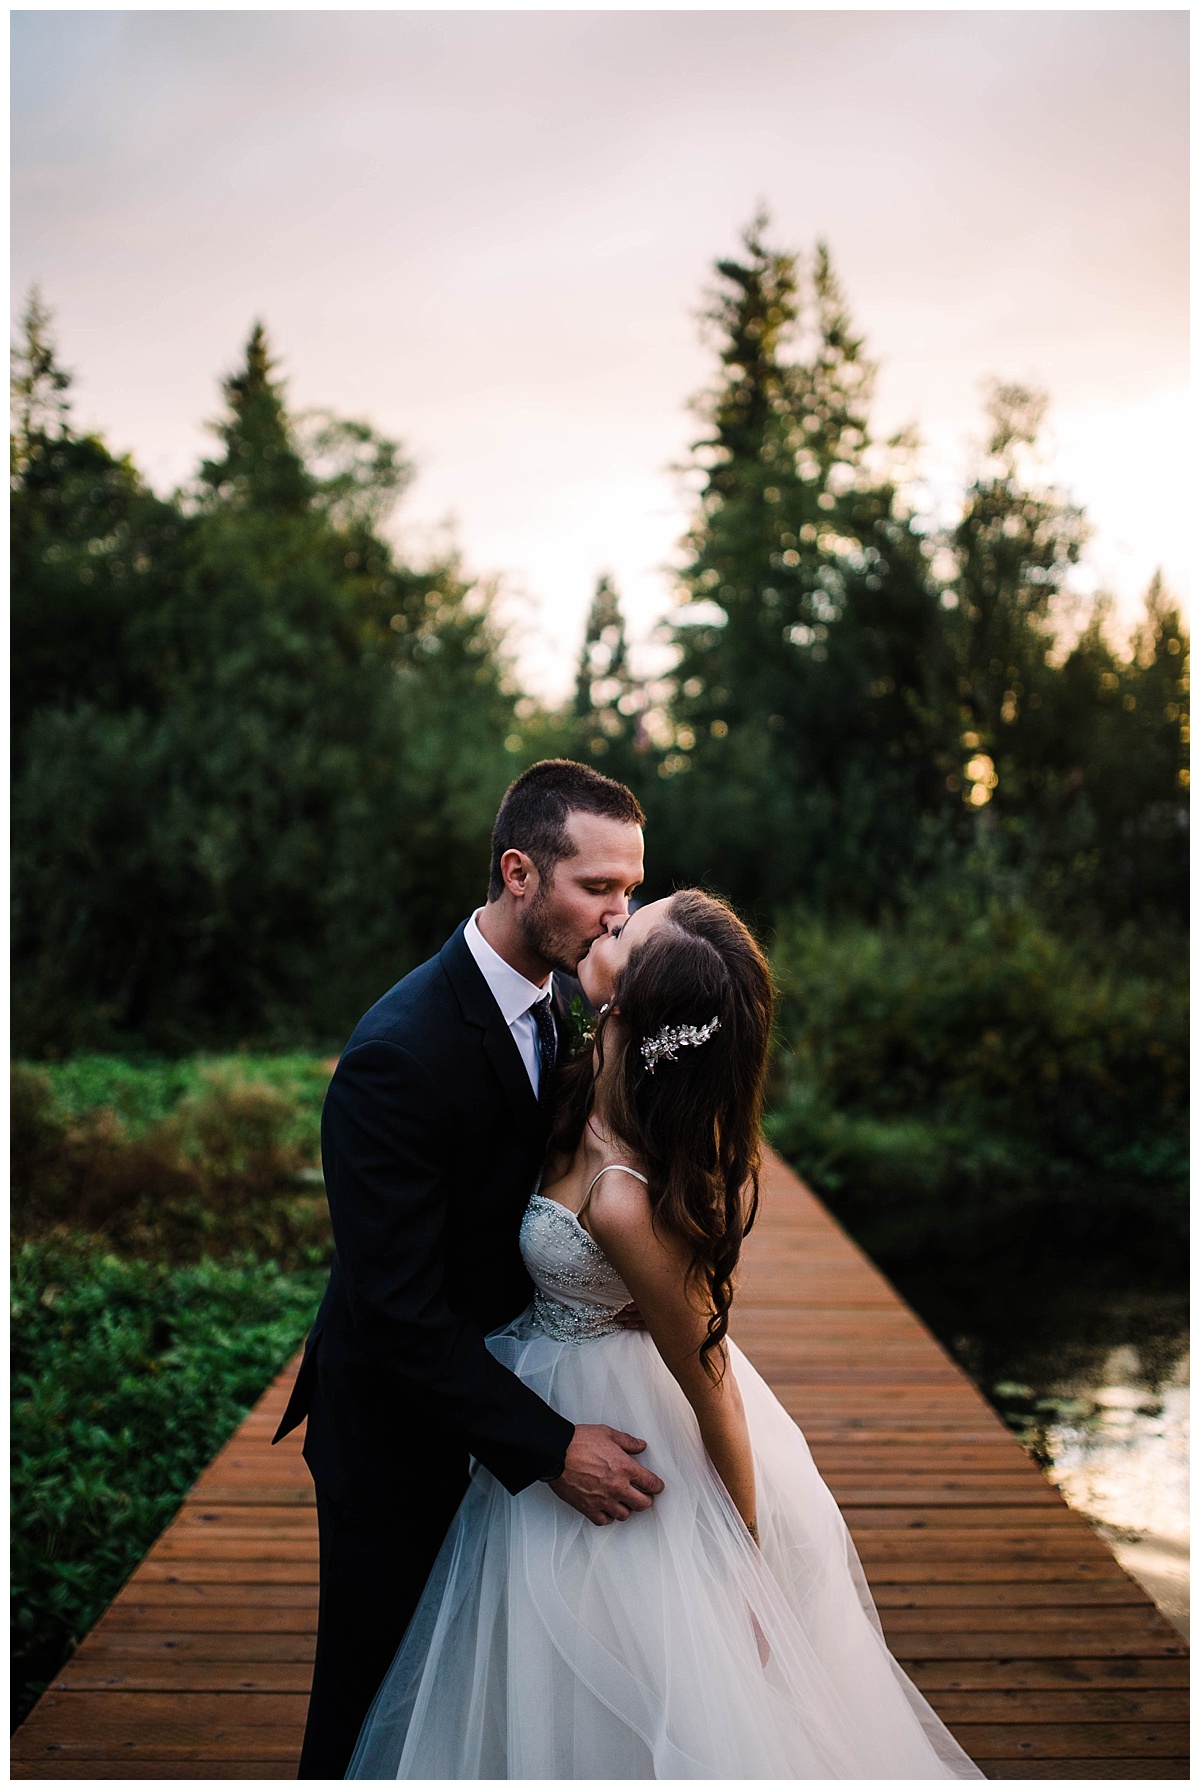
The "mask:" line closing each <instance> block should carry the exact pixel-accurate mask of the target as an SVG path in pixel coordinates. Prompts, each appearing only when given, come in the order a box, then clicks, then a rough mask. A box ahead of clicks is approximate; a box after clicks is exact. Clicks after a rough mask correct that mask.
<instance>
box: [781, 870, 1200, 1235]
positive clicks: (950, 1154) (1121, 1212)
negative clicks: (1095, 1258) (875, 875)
mask: <svg viewBox="0 0 1200 1790" xmlns="http://www.w3.org/2000/svg"><path fill="white" fill-rule="evenodd" d="M774 968H775V973H776V976H777V979H778V982H779V988H780V1012H779V1027H780V1033H781V1039H782V1048H781V1050H780V1052H779V1055H778V1057H777V1061H776V1071H775V1074H776V1085H775V1089H774V1097H773V1101H772V1112H771V1118H770V1121H769V1131H770V1135H771V1138H772V1140H773V1141H774V1142H775V1143H776V1144H777V1146H778V1147H779V1148H780V1149H781V1150H782V1151H783V1152H784V1153H785V1154H786V1155H787V1156H788V1157H789V1158H790V1159H791V1160H792V1161H793V1162H795V1163H796V1164H797V1166H798V1167H799V1169H800V1170H801V1172H802V1173H803V1174H804V1176H805V1177H806V1179H808V1180H809V1181H810V1182H811V1184H812V1185H813V1186H814V1187H816V1188H817V1189H818V1190H819V1191H820V1192H822V1193H823V1194H824V1195H825V1196H826V1197H827V1198H828V1199H829V1201H830V1203H831V1205H832V1206H833V1208H834V1210H835V1211H837V1212H838V1214H839V1215H840V1216H841V1217H842V1218H844V1219H845V1220H846V1221H847V1222H848V1223H849V1225H850V1227H851V1229H852V1230H853V1231H854V1232H855V1234H856V1235H857V1236H858V1237H860V1238H861V1239H862V1240H863V1241H864V1242H865V1243H866V1244H867V1245H868V1247H869V1248H871V1249H872V1250H873V1251H874V1252H875V1253H877V1254H880V1255H881V1256H883V1257H884V1258H885V1259H886V1260H887V1261H888V1262H889V1264H890V1265H892V1266H893V1267H896V1266H898V1265H899V1263H900V1261H901V1259H902V1258H904V1257H912V1256H916V1255H920V1254H921V1253H922V1252H923V1251H925V1250H927V1249H928V1247H929V1245H930V1244H931V1242H934V1243H936V1244H937V1246H938V1247H939V1249H943V1250H945V1249H950V1250H951V1251H953V1250H954V1249H955V1248H958V1249H960V1250H961V1249H963V1248H968V1249H978V1248H986V1247H987V1246H988V1241H989V1239H990V1240H991V1242H992V1243H993V1244H994V1243H995V1242H996V1240H997V1239H998V1238H1002V1237H1005V1236H1007V1237H1009V1238H1010V1239H1011V1237H1012V1234H1013V1231H1014V1227H1015V1226H1017V1225H1020V1226H1021V1227H1022V1233H1023V1234H1026V1233H1027V1234H1029V1235H1031V1236H1032V1235H1039V1236H1040V1245H1041V1247H1042V1248H1048V1247H1061V1246H1063V1245H1064V1244H1065V1243H1066V1242H1067V1240H1068V1239H1069V1247H1070V1248H1072V1249H1073V1250H1075V1251H1079V1252H1081V1253H1083V1254H1102V1253H1104V1251H1105V1250H1106V1249H1111V1248H1113V1247H1114V1246H1116V1247H1119V1248H1120V1249H1123V1250H1128V1251H1133V1252H1140V1253H1141V1254H1142V1255H1143V1256H1144V1257H1145V1258H1147V1259H1153V1260H1167V1261H1175V1262H1178V1261H1180V1260H1182V1255H1181V1250H1182V1247H1183V1244H1184V1239H1185V1237H1186V1229H1187V1177H1188V1125H1187V1076H1188V1065H1187V1045H1188V1012H1187V991H1186V987H1185V985H1184V984H1183V982H1182V980H1181V979H1171V978H1169V977H1164V976H1163V975H1162V972H1161V964H1160V963H1159V962H1158V961H1156V954H1155V953H1154V952H1153V951H1150V952H1147V950H1146V948H1145V946H1144V944H1143V943H1142V942H1141V941H1140V940H1137V939H1132V938H1126V939H1124V940H1116V941H1114V940H1102V941H1098V940H1096V939H1092V940H1087V939H1083V938H1076V939H1074V940H1068V939H1066V938H1064V937H1063V935H1062V934H1061V933H1059V932H1056V931H1053V930H1051V929H1050V928H1049V927H1048V926H1047V925H1046V924H1045V922H1044V921H1043V920H1042V919H1040V918H1039V917H1038V915H1037V914H1036V912H1035V911H1034V910H1033V909H1032V908H1031V906H1030V905H1029V903H1028V901H1027V900H1026V899H1024V898H1023V897H1022V895H1021V894H1020V893H1019V892H1018V891H1012V890H1008V891H1005V890H1004V889H1003V887H997V886H996V881H995V879H986V878H985V879H984V880H983V881H982V885H980V884H978V883H975V882H973V881H972V880H971V879H970V878H966V879H964V878H962V877H961V876H960V877H956V879H955V881H954V883H953V884H952V885H950V886H949V887H942V888H939V889H937V890H934V891H931V892H930V893H929V894H928V895H926V896H925V897H924V898H923V899H922V900H921V901H920V902H919V903H917V904H915V905H914V907H913V908H912V909H911V910H910V911H909V912H908V914H907V915H906V916H905V917H904V920H903V922H902V923H896V922H895V921H892V922H888V923H885V924H884V925H882V926H879V927H869V926H867V925H865V924H864V923H863V922H862V921H860V920H857V919H853V918H849V919H843V920H840V921H834V922H831V921H826V920H822V919H819V918H815V917H813V916H811V915H804V916H797V917H794V918H793V919H792V920H790V921H789V922H788V924H787V925H786V926H785V927H784V928H783V929H782V930H781V933H780V936H779V938H778V940H777V943H776V949H775V955H774ZM1052 1236H1053V1237H1054V1238H1055V1239H1057V1242H1056V1243H1055V1244H1052V1243H1051V1237H1052Z"/></svg>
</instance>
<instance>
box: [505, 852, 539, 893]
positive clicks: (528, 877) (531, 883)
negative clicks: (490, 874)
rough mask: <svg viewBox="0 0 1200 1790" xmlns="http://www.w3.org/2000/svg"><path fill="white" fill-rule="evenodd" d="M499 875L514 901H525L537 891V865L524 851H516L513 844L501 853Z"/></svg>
mask: <svg viewBox="0 0 1200 1790" xmlns="http://www.w3.org/2000/svg"><path fill="white" fill-rule="evenodd" d="M500 875H501V877H502V879H503V882H504V887H505V888H506V889H507V890H508V892H509V894H510V895H511V896H512V897H513V899H514V901H525V900H527V899H528V898H529V896H531V895H533V894H536V892H537V887H538V883H539V881H540V878H539V877H538V870H537V865H536V864H535V863H534V861H533V859H532V858H531V857H529V855H528V854H527V853H526V852H523V851H518V850H517V849H516V847H515V846H510V847H509V849H508V850H507V851H506V852H503V853H502V854H501V857H500Z"/></svg>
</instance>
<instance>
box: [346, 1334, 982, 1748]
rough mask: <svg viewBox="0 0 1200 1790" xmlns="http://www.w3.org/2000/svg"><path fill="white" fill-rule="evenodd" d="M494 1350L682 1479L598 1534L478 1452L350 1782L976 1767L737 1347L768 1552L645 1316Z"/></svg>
mask: <svg viewBox="0 0 1200 1790" xmlns="http://www.w3.org/2000/svg"><path fill="white" fill-rule="evenodd" d="M489 1347H490V1348H491V1349H492V1351H493V1353H494V1354H495V1355H497V1356H498V1357H499V1359H500V1360H502V1361H503V1362H505V1363H506V1365H507V1366H509V1367H510V1368H512V1370H513V1371H514V1372H515V1373H517V1374H519V1375H520V1377H521V1379H522V1380H524V1381H525V1382H526V1383H527V1384H528V1385H530V1386H532V1387H533V1388H534V1390H535V1391H537V1392H538V1393H539V1394H540V1395H541V1396H542V1398H544V1399H545V1400H546V1402H547V1403H548V1404H550V1405H552V1406H553V1407H554V1408H555V1410H558V1411H561V1412H562V1413H563V1414H564V1416H567V1417H570V1418H571V1419H572V1420H573V1421H575V1422H578V1423H584V1422H587V1423H607V1424H611V1425H612V1426H613V1428H614V1429H622V1430H626V1431H630V1432H632V1433H633V1434H635V1435H639V1436H644V1437H646V1438H647V1440H648V1442H649V1446H648V1448H647V1450H646V1452H645V1454H644V1455H643V1456H641V1457H640V1458H641V1459H642V1460H643V1461H644V1462H645V1464H646V1465H647V1466H648V1467H652V1468H653V1469H654V1471H655V1472H656V1473H658V1474H659V1475H660V1477H661V1478H662V1479H663V1480H664V1481H665V1482H666V1490H665V1491H664V1492H663V1493H662V1494H661V1496H660V1497H658V1498H657V1499H656V1500H655V1502H654V1507H653V1509H652V1510H650V1511H646V1512H642V1513H640V1514H637V1515H634V1516H632V1517H631V1518H630V1519H629V1520H628V1521H627V1522H624V1523H614V1524H611V1525H609V1526H608V1527H605V1528H597V1527H596V1526H594V1525H593V1524H591V1523H589V1522H587V1521H586V1519H585V1518H583V1517H581V1516H579V1515H578V1514H577V1513H576V1512H575V1511H573V1510H572V1509H571V1508H570V1507H569V1506H568V1505H566V1504H564V1503H563V1502H562V1501H561V1500H560V1499H558V1498H556V1497H555V1496H554V1494H553V1492H551V1491H550V1489H549V1487H547V1486H545V1485H533V1486H530V1487H528V1488H527V1489H526V1490H525V1491H523V1492H521V1493H520V1494H518V1496H516V1497H512V1496H510V1495H509V1494H508V1493H507V1492H506V1491H505V1490H504V1489H503V1487H502V1486H501V1485H499V1483H498V1482H497V1481H496V1480H495V1479H493V1478H492V1476H491V1474H490V1473H488V1472H487V1471H486V1470H484V1469H483V1468H479V1469H478V1470H477V1471H476V1473H475V1476H474V1478H473V1480H472V1482H471V1486H470V1488H469V1490H468V1492H467V1495H466V1497H465V1498H464V1499H463V1502H462V1505H461V1506H460V1508H459V1511H458V1514H457V1516H456V1517H455V1519H454V1522H453V1523H452V1524H451V1527H450V1530H449V1532H448V1534H447V1536H446V1540H445V1542H444V1544H443V1546H442V1550H441V1553H440V1554H439V1556H438V1559H437V1563H436V1565H435V1566H434V1570H433V1574H432V1576H431V1578H430V1580H429V1584H428V1586H427V1587H426V1590H425V1593H424V1596H423V1597H422V1600H421V1603H420V1605H419V1606H418V1608H417V1611H416V1614H415V1615H414V1617H413V1620H412V1622H411V1624H410V1625H409V1629H408V1632H407V1634H406V1635H405V1638H404V1641H403V1643H402V1644H401V1647H400V1650H399V1652H398V1653H397V1655H396V1659H395V1661H394V1663H393V1665H392V1667H391V1670H390V1671H389V1673H388V1676H387V1678H386V1679H385V1680H384V1683H383V1685H382V1687H381V1689H380V1691H379V1694H378V1696H377V1697H376V1699H375V1703H374V1705H373V1706H372V1709H371V1711H370V1713H369V1715H368V1716H367V1720H366V1722H365V1724H364V1726H363V1730H362V1733H361V1735H360V1737H359V1741H358V1746H357V1748H356V1751H355V1754H354V1758H353V1759H352V1761H351V1765H350V1769H349V1771H348V1772H347V1776H348V1777H352V1778H377V1779H378V1778H426V1779H428V1778H442V1779H445V1778H591V1779H600V1778H910V1779H911V1778H926V1779H929V1778H978V1777H980V1776H982V1773H980V1772H979V1771H978V1770H977V1769H976V1767H975V1766H974V1765H973V1764H972V1763H971V1761H970V1760H969V1759H968V1757H967V1755H966V1754H965V1753H964V1752H963V1751H962V1749H961V1747H959V1746H958V1744H957V1742H956V1741H955V1740H954V1739H953V1737H952V1736H951V1735H950V1734H949V1732H948V1731H947V1729H946V1728H945V1727H944V1726H943V1725H942V1723H941V1722H940V1721H939V1720H938V1718H937V1716H936V1715H934V1713H933V1711H932V1710H931V1709H930V1707H929V1705H928V1704H927V1703H926V1702H925V1700H924V1699H923V1698H922V1697H921V1695H920V1693H919V1692H918V1691H917V1690H916V1688H915V1687H914V1686H913V1685H912V1684H911V1683H910V1682H909V1680H908V1679H907V1678H906V1677H905V1675H904V1673H903V1672H902V1671H901V1670H900V1667H899V1666H898V1665H897V1664H896V1662H895V1661H894V1660H893V1659H892V1657H891V1655H890V1654H889V1653H888V1650H887V1647H886V1645H885V1643H884V1640H883V1635H882V1632H881V1630H880V1627H879V1620H878V1617H877V1616H876V1614H875V1607H874V1604H873V1603H872V1600H871V1596H870V1592H869V1590H868V1589H867V1584H866V1580H865V1578H864V1576H863V1572H862V1568H861V1566H860V1565H859V1562H858V1557H857V1555H856V1553H855V1551H854V1546H853V1543H852V1542H851V1540H850V1536H849V1533H848V1531H847V1529H846V1525H845V1523H844V1522H843V1521H842V1517H841V1514H840V1512H839V1511H838V1508H837V1505H836V1504H835V1503H834V1500H833V1497H832V1495H831V1494H830V1492H829V1491H828V1489H827V1487H826V1486H825V1484H824V1482H823V1481H822V1479H821V1477H820V1475H819V1474H818V1472H817V1470H816V1468H815V1466H814V1465H813V1461H812V1456H811V1455H810V1454H809V1451H808V1445H807V1443H806V1442H805V1440H804V1437H803V1436H802V1434H801V1433H800V1431H799V1429H797V1427H796V1425H795V1424H794V1423H793V1422H792V1420H791V1418H790V1417H789V1416H788V1415H787V1413H786V1411H784V1409H783V1407H782V1406H781V1405H780V1404H779V1402H778V1401H777V1399H776V1398H775V1397H774V1395H773V1394H772V1393H771V1391H770V1390H769V1388H768V1387H767V1386H766V1385H765V1383H764V1382H763V1380H762V1379H761V1378H760V1376H759V1375H758V1374H757V1373H756V1372H755V1371H754V1369H753V1368H752V1367H751V1365H750V1363H749V1362H748V1361H747V1360H746V1357H745V1356H744V1355H743V1354H742V1353H741V1351H740V1350H739V1349H737V1348H736V1347H734V1346H732V1345H731V1347H730V1359H731V1364H732V1367H733V1370H734V1372H735V1373H736V1374H737V1379H738V1384H739V1386H740V1388H741V1391H742V1398H743V1402H744V1404H745V1409H746V1416H747V1419H748V1423H749V1430H750V1437H751V1441H752V1444H753V1449H754V1463H755V1472H756V1476H757V1492H758V1527H759V1534H760V1537H761V1543H762V1545H761V1552H760V1550H759V1548H756V1547H755V1545H754V1543H753V1541H752V1540H751V1538H750V1536H749V1535H748V1534H747V1532H746V1529H745V1527H744V1525H743V1523H742V1521H741V1519H740V1517H739V1516H738V1513H737V1511H736V1509H735V1507H734V1505H733V1503H732V1501H731V1500H730V1498H729V1495H728V1493H727V1492H726V1490H725V1487H724V1485H723V1484H722V1482H721V1480H720V1479H719V1478H718V1476H717V1474H716V1472H715V1470H714V1469H713V1467H712V1465H711V1464H710V1462H709V1460H708V1456H707V1455H706V1453H705V1451H704V1447H703V1444H702V1443H701V1440H700V1432H699V1429H698V1427H697V1425H696V1420H695V1417H694V1415H693V1413H692V1410H691V1407H690V1405H689V1404H688V1403H687V1400H686V1399H685V1398H684V1396H683V1394H682V1392H681V1391H680V1389H679V1387H678V1385H677V1384H676V1382H675V1380H674V1379H673V1378H672V1376H671V1374H670V1372H669V1371H668V1369H667V1368H666V1367H665V1366H664V1364H663V1362H662V1359H661V1357H660V1356H659V1354H658V1351H657V1350H656V1348H655V1347H654V1344H653V1342H652V1341H651V1339H650V1337H649V1336H648V1335H647V1334H645V1332H630V1331H618V1332H617V1333H615V1334H613V1335H610V1336H604V1337H599V1338H596V1339H594V1340H591V1341H587V1342H583V1343H565V1342H557V1341H554V1340H552V1339H551V1338H549V1337H546V1336H544V1335H543V1334H541V1333H540V1332H537V1331H535V1330H534V1329H533V1327H532V1325H531V1323H530V1321H529V1318H528V1314H527V1315H526V1316H525V1317H524V1318H521V1319H518V1320H517V1321H516V1323H514V1324H513V1325H511V1326H510V1327H509V1328H508V1329H507V1330H504V1331H500V1332H498V1333H497V1334H496V1335H494V1336H492V1337H490V1338H489Z"/></svg>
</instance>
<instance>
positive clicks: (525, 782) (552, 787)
mask: <svg viewBox="0 0 1200 1790" xmlns="http://www.w3.org/2000/svg"><path fill="white" fill-rule="evenodd" d="M570 814H600V815H603V816H604V817H605V819H606V820H619V821H625V822H628V824H629V825H630V826H635V827H644V826H645V824H646V816H645V815H644V814H643V813H642V809H641V804H640V803H639V801H638V799H637V797H636V796H635V795H634V793H633V791H632V790H629V789H626V787H625V785H624V784H623V783H615V782H614V781H613V779H612V778H611V777H602V776H601V775H600V773H599V771H593V770H592V769H591V767H590V766H589V765H586V764H576V763H575V762H574V760H573V759H570V758H543V759H540V760H539V762H538V763H537V764H531V765H530V767H529V769H528V770H527V771H522V772H521V775H520V776H519V777H518V778H517V780H516V782H515V783H510V784H509V786H508V790H507V792H506V793H505V797H504V800H503V801H502V802H501V804H500V811H499V813H498V814H497V815H496V824H495V826H494V827H493V828H492V871H491V878H490V880H489V882H488V900H489V901H495V900H496V898H497V896H499V895H500V894H501V893H502V891H503V889H504V878H503V876H502V875H501V874H500V860H501V858H502V857H503V856H504V854H505V852H506V851H523V852H524V853H525V855H526V857H529V858H532V859H533V862H534V864H535V866H536V867H537V873H538V875H539V876H540V877H541V879H542V881H543V882H549V881H550V879H551V878H552V876H553V875H554V867H555V865H556V864H559V863H561V861H562V860H563V858H573V857H574V856H575V847H574V845H573V844H572V843H571V835H570V834H569V833H568V832H567V816H568V815H570Z"/></svg>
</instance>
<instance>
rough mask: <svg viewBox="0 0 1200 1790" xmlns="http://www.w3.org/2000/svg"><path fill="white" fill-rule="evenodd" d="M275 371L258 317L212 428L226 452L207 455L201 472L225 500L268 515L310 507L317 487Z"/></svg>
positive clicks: (224, 388)
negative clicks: (210, 457)
mask: <svg viewBox="0 0 1200 1790" xmlns="http://www.w3.org/2000/svg"><path fill="white" fill-rule="evenodd" d="M273 371H274V362H273V361H272V359H271V354H270V350H269V348H268V345H267V335H266V330H265V329H264V328H263V325H262V324H261V323H258V322H256V323H255V324H254V326H253V328H252V329H251V331H250V338H249V341H248V342H247V343H246V359H245V364H244V365H243V366H242V367H241V368H240V369H239V371H238V372H236V373H231V374H230V375H229V377H228V378H227V379H226V380H225V381H224V383H223V388H222V389H223V391H224V396H225V403H226V406H227V409H226V414H225V416H224V417H223V418H222V419H221V421H220V422H218V423H216V424H214V425H213V430H214V433H215V434H216V435H218V436H219V437H220V439H221V441H222V443H223V444H224V448H225V453H224V456H223V457H222V458H221V459H219V460H206V461H205V462H204V464H203V466H202V467H201V469H200V478H201V480H202V482H203V484H204V485H207V486H209V487H210V488H211V490H212V491H213V492H214V494H215V495H216V496H218V497H219V498H220V499H221V500H222V501H223V502H225V503H230V502H232V503H238V504H240V505H241V506H243V507H244V508H246V509H249V510H254V511H258V512H260V513H266V514H269V515H275V514H279V513H282V514H285V515H286V514H292V515H297V514H300V513H302V512H303V511H305V510H306V509H307V508H308V507H309V505H310V504H311V502H312V499H313V496H314V493H315V488H316V487H315V481H314V480H313V479H312V477H311V476H310V475H309V473H308V471H307V469H306V467H305V465H304V461H303V460H302V459H301V457H300V454H299V452H298V450H297V448H296V444H295V440H294V438H293V431H292V427H291V425H290V423H289V420H288V416H287V411H286V410H285V408H284V400H283V388H282V386H281V385H280V384H279V383H278V382H277V381H275V380H273V379H272V377H271V374H272V372H273Z"/></svg>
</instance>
